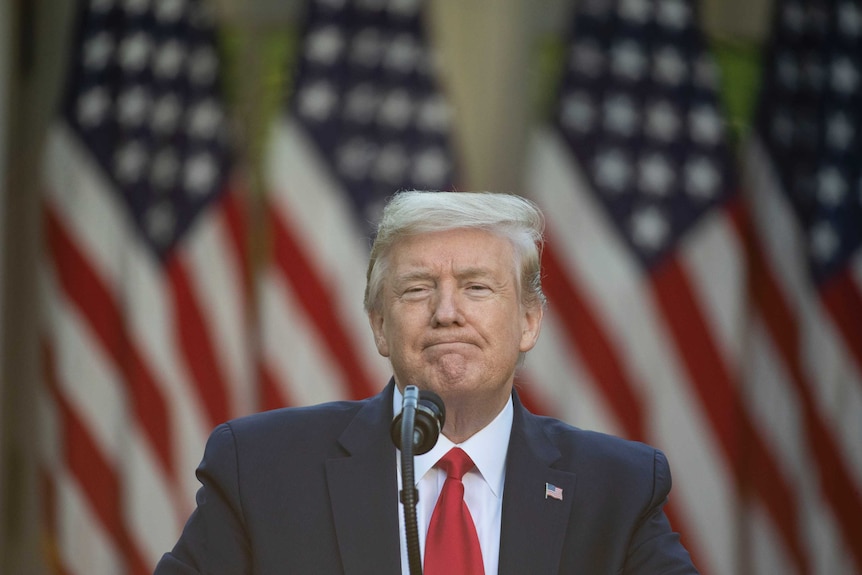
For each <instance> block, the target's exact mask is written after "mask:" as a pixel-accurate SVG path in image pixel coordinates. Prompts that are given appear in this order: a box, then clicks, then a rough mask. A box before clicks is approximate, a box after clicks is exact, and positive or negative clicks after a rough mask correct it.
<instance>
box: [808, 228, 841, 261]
mask: <svg viewBox="0 0 862 575" xmlns="http://www.w3.org/2000/svg"><path fill="white" fill-rule="evenodd" d="M840 245H841V241H840V239H839V237H838V234H837V233H836V231H835V228H834V227H832V225H831V224H830V223H829V222H827V221H819V222H817V223H815V224H814V225H813V226H812V227H811V231H810V233H809V250H810V253H811V257H812V258H813V259H814V260H815V261H816V262H818V263H821V264H822V263H825V262H828V261H829V260H831V259H832V258H833V257H834V256H835V252H837V251H838V248H839V246H840Z"/></svg>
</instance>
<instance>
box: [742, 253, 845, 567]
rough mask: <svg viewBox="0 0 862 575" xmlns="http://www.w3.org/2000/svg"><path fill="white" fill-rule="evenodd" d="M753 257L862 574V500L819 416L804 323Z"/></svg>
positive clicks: (828, 488)
mask: <svg viewBox="0 0 862 575" xmlns="http://www.w3.org/2000/svg"><path fill="white" fill-rule="evenodd" d="M751 258H752V267H753V269H754V270H755V271H756V274H757V275H756V276H755V277H754V278H753V279H752V295H753V298H754V300H755V303H756V304H757V306H758V310H759V311H760V313H761V314H762V316H763V320H764V323H765V324H766V327H767V329H768V330H769V335H770V338H771V339H772V341H773V342H774V344H775V346H776V347H777V349H778V351H779V353H780V354H781V360H782V361H783V363H784V365H785V366H786V368H787V370H788V382H789V383H790V384H792V387H793V389H794V391H795V392H796V394H797V395H798V396H799V401H800V404H801V408H802V413H803V418H804V422H805V426H804V430H805V435H806V438H807V441H808V443H809V446H810V453H811V454H812V456H813V458H814V460H815V462H816V464H817V472H818V475H819V477H820V479H821V486H820V490H821V491H822V494H823V497H824V498H825V499H826V501H827V502H828V504H829V505H830V507H831V508H832V511H833V513H834V514H835V516H836V517H837V518H838V520H839V522H840V523H841V525H842V528H843V536H844V538H845V540H846V542H847V544H848V547H849V548H850V549H851V550H852V552H853V556H854V560H855V561H856V563H857V568H859V569H860V570H862V548H860V547H859V546H858V545H855V544H854V542H857V541H860V540H862V501H860V494H859V491H858V489H856V488H855V486H854V484H853V480H852V479H851V473H850V471H849V470H848V469H847V465H846V463H845V460H844V459H843V458H842V457H841V456H840V450H839V449H838V447H837V445H836V442H835V440H834V439H833V437H832V433H831V432H830V431H829V427H828V425H826V423H825V422H824V421H823V419H822V418H821V417H820V415H819V413H818V412H817V408H816V407H815V406H816V402H815V400H814V397H813V396H812V392H811V385H810V384H809V383H808V382H807V381H806V378H805V376H804V369H803V367H802V364H801V352H800V349H801V345H800V342H799V333H800V331H799V321H798V319H797V318H796V317H795V316H794V314H793V312H792V311H791V308H790V306H789V304H788V303H787V300H786V298H785V296H784V294H783V293H782V290H781V289H780V288H779V286H778V283H777V282H776V281H775V279H774V276H773V275H772V274H771V273H769V269H770V268H769V265H768V263H767V261H766V259H765V257H764V255H763V253H762V251H761V250H760V249H759V247H758V246H757V245H756V244H752V246H751Z"/></svg>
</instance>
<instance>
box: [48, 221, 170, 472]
mask: <svg viewBox="0 0 862 575" xmlns="http://www.w3.org/2000/svg"><path fill="white" fill-rule="evenodd" d="M44 216H45V234H46V241H47V245H48V249H49V250H50V255H51V260H52V264H53V265H54V267H55V269H56V275H57V279H58V280H59V282H60V286H61V288H62V290H63V292H64V293H65V295H66V297H68V298H69V300H70V301H71V302H72V303H73V304H74V305H75V307H76V308H77V310H78V312H79V313H80V315H81V317H82V318H84V320H85V322H86V324H87V325H88V326H89V328H90V329H91V330H92V333H93V334H94V335H95V337H96V339H97V340H98V342H99V343H100V344H101V346H102V348H103V350H104V351H105V353H106V354H107V355H108V356H109V357H110V358H111V359H112V361H113V362H114V366H115V368H116V369H117V371H118V372H119V373H120V374H121V375H122V382H123V384H124V385H125V391H126V392H127V394H128V395H129V397H130V401H129V404H130V405H131V406H132V409H133V410H134V413H135V417H136V419H137V420H138V423H139V425H140V426H141V428H142V429H143V432H144V435H145V437H146V438H147V441H148V442H149V443H150V445H151V447H152V449H153V452H154V453H155V454H156V457H157V458H158V461H159V463H160V465H161V466H162V468H163V471H164V473H165V474H166V475H167V476H168V477H175V475H174V463H173V462H174V459H173V448H172V445H171V441H170V439H171V434H170V427H169V419H168V409H167V405H166V402H165V399H164V397H162V394H161V392H160V390H159V386H158V385H157V384H156V382H155V378H154V376H153V374H152V373H151V372H150V369H149V367H148V366H147V364H146V363H145V362H144V361H143V360H142V359H141V356H140V353H139V352H138V350H137V349H136V348H135V346H134V345H133V344H132V341H131V338H130V337H129V334H128V332H127V328H126V325H125V322H124V321H123V315H122V313H121V312H120V305H119V304H118V302H117V300H116V298H115V296H114V294H113V293H112V292H111V290H110V289H108V287H107V285H106V284H105V282H104V281H103V280H102V279H101V278H100V277H98V274H97V273H96V271H95V270H94V269H93V267H92V266H91V265H90V262H89V260H88V259H87V258H86V257H85V256H84V254H82V253H81V252H80V251H79V250H78V247H77V246H76V245H75V243H74V241H73V240H72V238H71V236H70V235H69V233H68V232H67V231H66V229H65V227H64V226H63V223H62V221H61V220H60V217H59V216H58V215H57V213H56V212H55V210H54V208H53V206H51V205H50V204H45V210H44Z"/></svg>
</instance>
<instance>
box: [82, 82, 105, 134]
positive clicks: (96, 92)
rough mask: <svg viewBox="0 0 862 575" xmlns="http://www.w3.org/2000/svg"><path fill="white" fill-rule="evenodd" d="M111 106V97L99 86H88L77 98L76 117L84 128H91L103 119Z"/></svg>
mask: <svg viewBox="0 0 862 575" xmlns="http://www.w3.org/2000/svg"><path fill="white" fill-rule="evenodd" d="M110 108H111V98H110V97H109V96H108V92H107V90H105V89H104V88H102V87H101V86H97V87H95V88H90V89H89V90H87V91H86V92H84V93H83V94H81V96H79V98H78V106H77V112H76V114H77V119H78V123H79V124H81V126H83V127H85V128H93V127H95V126H98V125H99V124H101V123H102V121H104V119H105V116H106V115H107V114H108V111H109V110H110Z"/></svg>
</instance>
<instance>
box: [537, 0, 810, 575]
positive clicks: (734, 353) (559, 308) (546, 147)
mask: <svg viewBox="0 0 862 575" xmlns="http://www.w3.org/2000/svg"><path fill="white" fill-rule="evenodd" d="M698 22H699V14H698V6H697V4H696V2H694V1H690V0H583V1H582V2H578V3H577V9H576V13H575V15H574V18H573V23H572V26H571V30H570V34H569V40H568V42H567V45H566V46H567V60H566V69H565V73H564V75H563V78H562V80H561V82H560V89H559V94H558V99H557V103H556V108H555V110H554V115H553V119H552V121H551V122H550V125H548V126H546V127H543V128H541V129H539V130H538V131H537V133H536V135H535V138H534V141H533V142H532V146H531V156H530V158H529V161H528V164H529V174H528V183H527V191H528V192H529V193H530V194H531V195H532V197H533V198H534V199H535V200H536V201H537V202H538V203H539V204H540V206H541V207H543V208H544V210H545V214H546V215H547V216H548V245H547V248H546V252H545V255H544V261H543V263H544V266H545V274H546V277H545V290H546V293H547V295H548V299H549V310H548V313H547V314H546V316H545V324H544V326H543V333H542V337H541V338H540V340H539V344H538V346H537V348H536V349H535V350H534V351H532V352H531V353H530V355H528V357H527V364H526V371H527V380H528V381H530V382H532V383H529V384H526V385H528V386H529V387H530V388H531V389H532V390H534V392H535V394H536V397H537V401H538V402H539V403H541V404H543V405H547V406H552V409H551V411H552V412H553V413H554V414H555V415H558V416H560V417H562V418H564V419H566V420H568V421H571V422H573V423H575V424H577V425H579V426H581V427H587V428H593V429H600V430H605V431H610V432H612V433H615V434H618V435H621V436H623V437H627V438H631V439H637V440H642V441H646V442H648V443H650V444H652V445H655V446H657V447H659V448H661V449H663V450H664V451H665V452H666V453H667V454H668V457H669V460H670V463H671V468H672V471H673V474H674V488H673V491H672V493H671V499H670V503H669V505H668V507H667V512H668V515H669V517H670V519H671V523H672V525H673V527H674V529H675V530H677V531H679V532H680V533H681V534H682V536H683V542H684V544H685V545H686V546H687V547H688V549H689V550H690V551H691V552H692V555H693V557H694V559H695V562H696V564H697V566H698V568H699V569H700V570H701V571H702V572H704V573H739V572H744V570H743V565H742V564H741V563H740V561H741V559H740V558H741V556H742V552H743V547H744V545H745V540H744V538H743V537H742V536H741V533H740V531H739V515H740V513H741V508H742V506H743V505H745V504H747V503H748V501H749V500H751V501H753V502H755V503H756V504H757V506H758V508H759V509H761V510H762V517H763V520H764V521H765V522H767V523H770V524H783V522H784V521H785V520H786V518H787V516H788V515H793V514H795V513H797V512H798V507H799V502H798V499H797V495H796V494H795V493H794V492H793V490H792V488H791V487H790V486H789V485H788V483H787V479H786V477H785V475H784V473H783V470H782V468H781V465H782V462H781V461H780V460H779V458H778V456H777V454H776V453H775V452H774V451H773V450H772V449H770V446H769V445H768V444H767V443H766V438H765V437H764V435H763V433H762V429H761V425H760V423H761V422H760V421H759V420H758V419H757V417H756V414H755V413H753V412H752V409H751V408H750V406H749V405H748V404H747V402H746V397H745V390H744V389H743V387H742V368H743V365H744V360H745V358H746V350H747V348H746V345H745V334H746V319H747V297H746V277H747V256H746V247H745V237H744V233H743V232H744V230H743V227H742V213H743V212H742V206H741V197H740V194H739V193H738V184H737V180H736V176H735V174H734V168H733V158H732V155H731V151H730V149H729V146H728V142H727V134H726V130H725V123H724V119H723V113H722V110H721V106H720V102H719V99H718V94H717V88H718V85H719V84H718V82H719V77H718V72H717V67H716V64H715V62H714V61H713V59H712V57H711V55H710V53H709V51H708V50H707V46H706V42H705V39H704V36H703V33H702V31H701V30H700V29H699V26H698ZM752 474H756V478H755V479H752V477H751V476H752ZM776 533H778V534H779V535H780V538H779V542H780V543H781V544H782V545H784V546H786V548H788V549H797V548H799V547H800V546H801V545H802V541H801V539H802V535H801V534H799V533H792V532H788V531H786V530H781V529H778V530H776ZM769 572H776V571H769Z"/></svg>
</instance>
